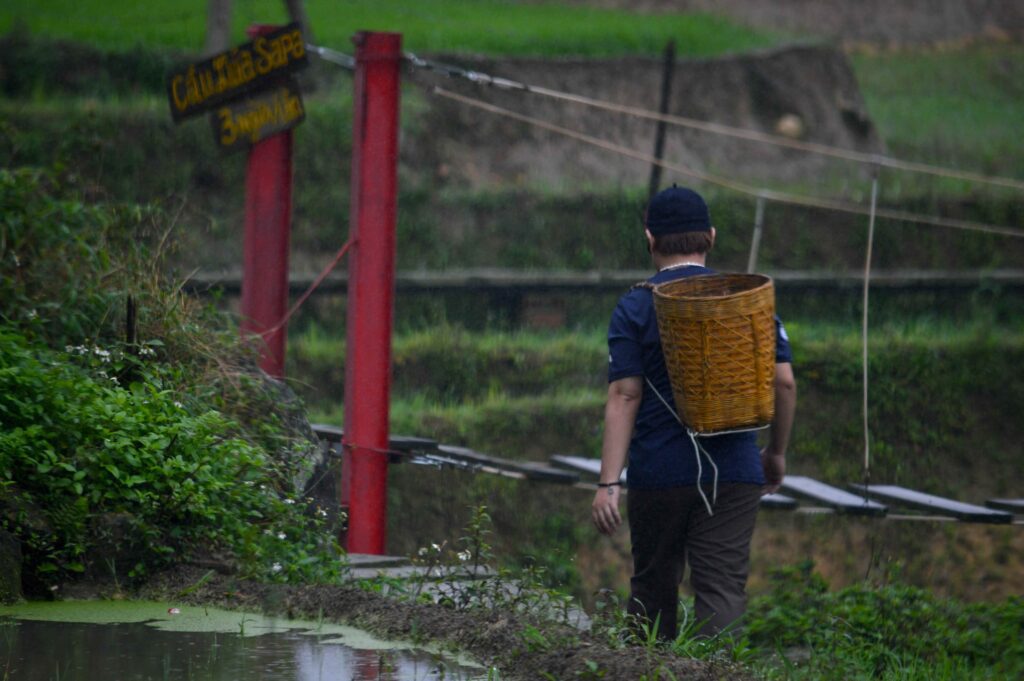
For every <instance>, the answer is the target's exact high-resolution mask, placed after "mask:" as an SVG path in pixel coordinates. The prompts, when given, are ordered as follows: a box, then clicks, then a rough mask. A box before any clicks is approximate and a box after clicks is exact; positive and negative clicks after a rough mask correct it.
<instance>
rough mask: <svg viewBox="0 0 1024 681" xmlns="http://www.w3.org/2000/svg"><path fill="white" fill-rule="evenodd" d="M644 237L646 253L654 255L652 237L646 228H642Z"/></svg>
mask: <svg viewBox="0 0 1024 681" xmlns="http://www.w3.org/2000/svg"><path fill="white" fill-rule="evenodd" d="M644 235H645V236H646V237H647V252H648V253H654V235H653V234H651V230H649V229H647V228H646V227H644Z"/></svg>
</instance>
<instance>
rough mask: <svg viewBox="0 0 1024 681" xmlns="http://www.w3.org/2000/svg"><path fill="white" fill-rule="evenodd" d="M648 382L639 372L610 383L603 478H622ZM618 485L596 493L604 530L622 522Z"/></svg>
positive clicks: (594, 513)
mask: <svg viewBox="0 0 1024 681" xmlns="http://www.w3.org/2000/svg"><path fill="white" fill-rule="evenodd" d="M643 390H644V385H643V381H642V380H641V379H640V377H639V376H630V377H627V378H620V379H619V380H617V381H612V382H611V383H609V384H608V401H607V402H606V403H605V407H604V440H603V443H602V445H601V476H600V482H603V483H608V482H618V480H619V476H620V475H622V469H623V468H625V466H626V456H627V455H628V453H629V441H630V439H631V438H632V437H633V424H634V423H635V422H636V413H637V410H638V409H639V408H640V398H641V397H642V396H643ZM621 490H622V488H621V487H619V486H618V485H615V486H612V487H601V488H599V489H598V490H597V493H596V494H595V495H594V503H593V505H592V506H591V517H592V518H593V521H594V525H595V526H596V527H597V529H598V531H599V532H601V533H602V534H612V533H613V532H615V530H617V529H618V528H619V525H621V524H622V516H621V515H620V513H619V499H620V497H621Z"/></svg>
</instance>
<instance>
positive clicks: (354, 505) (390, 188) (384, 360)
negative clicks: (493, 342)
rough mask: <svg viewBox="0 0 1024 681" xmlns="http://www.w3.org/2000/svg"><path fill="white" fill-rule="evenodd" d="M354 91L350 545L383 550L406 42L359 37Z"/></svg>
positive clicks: (347, 477)
mask: <svg viewBox="0 0 1024 681" xmlns="http://www.w3.org/2000/svg"><path fill="white" fill-rule="evenodd" d="M353 42H354V43H355V45H356V73H355V80H354V86H353V124H352V195H351V198H350V201H351V213H350V219H349V224H350V229H351V230H352V234H353V235H354V237H355V243H354V246H353V251H352V252H351V255H350V257H349V286H348V316H347V334H348V340H347V346H346V347H347V357H346V359H345V438H344V442H345V451H346V453H347V455H346V458H345V467H346V471H345V472H344V473H343V475H342V490H341V498H342V503H343V504H345V503H347V504H348V508H349V521H348V535H347V549H348V550H349V551H350V552H351V553H370V554H382V553H384V551H385V548H384V547H385V529H386V525H387V475H388V459H387V454H385V453H383V452H384V450H386V449H387V446H388V414H389V403H390V394H391V329H392V319H393V316H394V311H393V307H394V287H395V280H394V274H395V221H396V211H397V203H398V201H397V191H398V173H397V166H398V102H399V70H400V68H399V67H400V65H401V59H402V36H401V35H400V34H397V33H369V32H361V33H357V34H356V35H355V37H354V38H353Z"/></svg>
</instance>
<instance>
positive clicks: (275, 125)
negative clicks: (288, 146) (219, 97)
mask: <svg viewBox="0 0 1024 681" xmlns="http://www.w3.org/2000/svg"><path fill="white" fill-rule="evenodd" d="M305 117H306V110H305V108H304V107H303V104H302V94H301V93H300V92H299V88H298V87H297V86H296V84H295V83H293V82H291V81H285V82H283V83H281V84H279V85H277V86H276V87H273V88H270V89H268V90H265V91H263V92H260V93H257V94H255V95H253V96H252V97H249V98H246V99H243V100H241V101H237V102H230V103H228V104H225V105H224V106H222V107H220V108H219V109H217V110H216V111H215V112H214V114H213V115H212V116H211V117H210V121H211V122H212V123H213V132H214V135H215V136H216V138H217V144H219V145H220V146H221V147H224V148H225V149H235V148H238V147H242V146H247V145H250V144H255V143H256V142H259V141H260V140H263V139H266V138H268V137H270V136H271V135H276V134H277V133H279V132H283V131H285V130H288V129H290V128H293V127H295V126H296V125H298V124H299V123H301V122H302V120H303V119H304V118H305Z"/></svg>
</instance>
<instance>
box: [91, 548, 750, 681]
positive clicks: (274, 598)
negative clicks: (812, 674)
mask: <svg viewBox="0 0 1024 681" xmlns="http://www.w3.org/2000/svg"><path fill="white" fill-rule="evenodd" d="M206 574H207V573H206V572H205V571H203V570H200V569H193V568H182V569H178V570H174V571H172V572H167V573H164V574H162V575H159V576H157V577H155V578H154V579H153V580H151V581H150V582H149V583H148V584H147V585H146V586H145V587H144V588H142V589H140V590H139V592H138V593H136V594H133V595H134V596H137V597H139V598H143V599H159V600H168V601H181V602H185V603H191V604H197V605H199V604H207V605H214V606H217V607H224V608H234V609H239V610H249V611H257V612H264V613H267V614H276V615H285V616H288V617H295V618H312V619H318V618H320V617H323V618H325V619H327V620H330V621H334V622H338V623H342V624H349V625H352V626H356V627H359V628H361V629H366V630H368V631H370V632H372V633H374V634H376V635H378V636H382V637H385V638H390V639H404V640H412V641H414V642H433V643H441V644H447V645H450V646H452V647H454V648H457V649H459V650H462V651H465V652H467V653H468V654H470V655H471V656H473V657H474V658H475V659H477V660H478V661H479V662H481V663H482V664H486V665H489V666H495V667H497V668H498V669H499V671H500V678H502V679H524V680H525V679H539V678H555V679H573V678H581V677H583V678H591V677H587V676H586V675H587V674H591V675H595V674H596V675H595V676H593V678H608V679H640V678H643V677H644V676H645V675H646V676H648V677H649V678H652V677H653V674H655V673H656V672H657V671H658V670H661V672H660V673H661V674H662V675H663V676H665V677H666V678H675V679H679V680H680V681H682V680H684V679H685V680H692V681H697V680H705V679H708V680H710V679H723V678H729V679H739V680H744V679H752V678H753V677H752V676H751V675H750V674H749V673H748V672H746V671H744V670H742V669H739V668H735V667H733V666H729V665H726V664H724V663H717V662H714V663H709V662H702V661H697V660H691V659H684V658H680V657H676V656H672V655H668V654H665V653H663V652H659V651H651V650H648V649H646V648H641V647H625V648H623V647H613V646H610V645H609V644H608V641H607V640H604V639H602V638H600V637H598V636H595V635H592V634H590V633H588V632H582V631H579V630H577V629H574V628H571V627H569V626H565V625H558V624H551V623H545V622H538V621H536V620H535V619H533V618H531V617H529V616H528V615H520V614H517V613H513V612H508V611H502V610H493V609H466V610H457V609H454V608H450V607H445V606H442V605H434V604H426V603H411V602H403V601H399V600H396V599H393V598H388V597H385V596H381V595H380V594H378V593H373V592H369V591H366V590H363V589H360V588H358V587H356V586H353V585H324V584H310V585H270V584H260V583H256V582H248V581H243V580H237V579H235V578H232V577H228V576H224V575H212V576H210V577H208V578H206V579H205V581H204V576H205V575H206ZM101 591H102V590H97V589H96V588H95V587H90V588H89V589H81V590H80V593H77V594H72V595H77V596H92V597H96V596H102V595H103V594H102V593H101ZM594 665H596V667H595V666H594ZM595 670H597V671H596V672H595ZM668 673H671V676H668Z"/></svg>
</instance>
